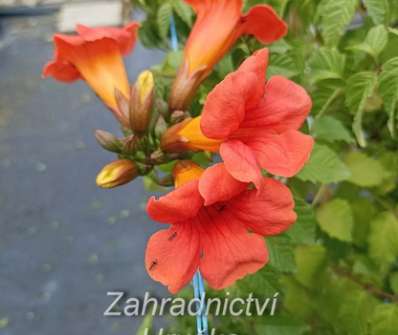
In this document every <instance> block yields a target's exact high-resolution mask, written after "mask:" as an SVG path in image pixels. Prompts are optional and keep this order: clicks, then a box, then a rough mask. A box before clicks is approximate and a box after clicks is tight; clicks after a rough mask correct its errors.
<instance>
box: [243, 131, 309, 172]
mask: <svg viewBox="0 0 398 335" xmlns="http://www.w3.org/2000/svg"><path fill="white" fill-rule="evenodd" d="M246 144H247V145H248V146H249V147H250V148H251V149H252V150H253V151H254V152H255V155H256V158H257V160H258V162H259V164H260V166H261V167H262V168H264V169H265V170H267V171H268V172H270V173H272V174H274V175H277V176H283V177H292V176H294V175H295V174H297V173H298V172H299V171H300V170H301V169H302V168H303V166H304V164H305V163H306V162H307V160H308V159H309V157H310V154H311V151H312V147H313V145H314V140H313V138H312V137H311V136H309V135H305V134H303V133H300V132H299V131H297V130H288V131H286V132H284V133H282V134H275V135H269V136H264V137H256V138H252V139H250V140H249V141H248V142H246Z"/></svg>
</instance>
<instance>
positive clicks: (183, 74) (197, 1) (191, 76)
mask: <svg viewBox="0 0 398 335" xmlns="http://www.w3.org/2000/svg"><path fill="white" fill-rule="evenodd" d="M185 1H186V2H187V3H189V4H190V5H191V6H192V7H193V9H194V10H195V12H196V14H197V19H196V22H195V25H194V27H193V29H192V31H191V34H190V35H189V38H188V41H187V44H186V47H185V50H184V62H183V64H182V65H181V67H180V69H179V72H178V76H177V79H176V81H175V82H174V86H173V90H172V93H171V97H170V105H171V107H172V108H173V109H180V110H183V109H185V108H186V107H187V105H188V104H189V102H190V100H191V99H192V97H193V95H194V94H195V91H196V89H197V88H198V86H199V85H200V83H201V82H202V81H203V80H204V79H205V78H206V77H207V76H208V75H209V74H210V72H211V71H212V69H213V67H214V65H215V64H216V63H217V62H218V61H220V59H221V58H222V57H223V56H224V55H225V54H226V53H227V52H228V51H229V49H230V48H231V47H232V46H233V45H234V44H235V42H236V40H237V39H238V38H239V37H240V36H242V35H245V34H248V35H254V36H255V37H256V38H257V39H258V40H259V41H261V42H263V43H272V42H274V41H276V40H278V39H279V38H281V37H283V36H284V35H285V34H286V32H287V26H286V24H285V22H284V21H282V20H281V19H280V18H279V17H278V15H277V14H276V13H275V11H274V10H273V9H272V8H271V7H270V6H268V5H258V6H254V7H253V8H251V9H250V10H249V12H248V13H247V14H242V6H243V1H242V0H185Z"/></svg>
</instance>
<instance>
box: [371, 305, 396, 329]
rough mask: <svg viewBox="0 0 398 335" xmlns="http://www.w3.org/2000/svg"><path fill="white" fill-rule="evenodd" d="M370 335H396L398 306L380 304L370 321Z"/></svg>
mask: <svg viewBox="0 0 398 335" xmlns="http://www.w3.org/2000/svg"><path fill="white" fill-rule="evenodd" d="M370 322H371V327H370V329H371V331H370V335H396V334H397V329H398V306H397V305H396V304H380V305H378V306H377V307H376V309H375V311H374V313H373V317H372V318H371V320H370Z"/></svg>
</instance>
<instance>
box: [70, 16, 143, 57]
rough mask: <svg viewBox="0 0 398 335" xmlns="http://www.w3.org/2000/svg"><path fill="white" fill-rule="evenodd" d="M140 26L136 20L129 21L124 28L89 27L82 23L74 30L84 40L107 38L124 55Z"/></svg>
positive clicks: (130, 47)
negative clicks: (112, 41) (116, 45)
mask: <svg viewBox="0 0 398 335" xmlns="http://www.w3.org/2000/svg"><path fill="white" fill-rule="evenodd" d="M139 27H140V24H139V23H138V22H131V23H129V24H128V25H126V26H125V27H124V28H113V27H103V28H90V27H87V26H84V25H82V24H78V25H77V26H76V31H77V32H78V34H79V35H80V36H81V37H82V38H83V39H84V41H86V42H94V41H96V40H99V39H103V38H109V39H112V40H114V41H116V42H117V44H118V46H119V50H120V52H121V53H122V54H123V55H124V54H127V53H129V52H130V51H131V50H132V49H133V47H134V45H135V43H136V41H137V31H138V28H139Z"/></svg>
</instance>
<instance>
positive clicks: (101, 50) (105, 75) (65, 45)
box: [43, 22, 139, 125]
mask: <svg viewBox="0 0 398 335" xmlns="http://www.w3.org/2000/svg"><path fill="white" fill-rule="evenodd" d="M138 27H139V24H138V23H136V22H132V23H130V24H128V25H127V26H126V27H124V28H122V29H119V28H89V27H86V26H83V25H77V27H76V31H77V33H78V34H77V35H72V36H70V35H63V34H55V35H54V44H55V55H54V59H53V60H52V61H50V62H49V63H48V64H47V65H46V66H45V67H44V68H43V77H49V76H52V77H54V78H55V79H57V80H59V81H62V82H66V83H69V82H73V81H75V80H77V79H83V80H85V81H86V82H87V84H88V85H89V86H90V87H91V88H92V90H93V91H94V92H95V93H96V94H97V95H98V96H99V97H100V98H101V99H102V100H103V102H104V103H105V104H106V105H107V106H108V107H109V108H111V110H112V111H113V112H114V113H115V115H116V117H117V118H118V119H119V121H121V122H122V123H123V124H124V125H128V119H126V116H125V115H122V114H121V112H119V111H118V108H117V102H116V98H115V90H118V91H119V92H121V93H122V94H123V95H124V96H125V97H126V98H127V97H129V95H130V94H129V81H128V78H127V73H126V69H125V66H124V63H123V57H122V56H123V55H125V54H127V53H129V52H130V51H131V50H132V48H133V47H134V45H135V42H136V37H137V36H136V35H137V29H138Z"/></svg>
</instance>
